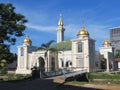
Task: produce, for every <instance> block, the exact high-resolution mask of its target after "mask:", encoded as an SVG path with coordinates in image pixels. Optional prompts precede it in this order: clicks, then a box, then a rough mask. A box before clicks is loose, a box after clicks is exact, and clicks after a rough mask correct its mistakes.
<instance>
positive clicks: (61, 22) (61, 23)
mask: <svg viewBox="0 0 120 90" xmlns="http://www.w3.org/2000/svg"><path fill="white" fill-rule="evenodd" d="M58 26H63V21H62V15H60V19H59V22H58Z"/></svg>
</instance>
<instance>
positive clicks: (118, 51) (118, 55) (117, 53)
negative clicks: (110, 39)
mask: <svg viewBox="0 0 120 90" xmlns="http://www.w3.org/2000/svg"><path fill="white" fill-rule="evenodd" d="M115 57H116V58H120V50H117V51H116V55H115Z"/></svg>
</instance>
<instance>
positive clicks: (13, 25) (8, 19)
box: [0, 3, 27, 45]
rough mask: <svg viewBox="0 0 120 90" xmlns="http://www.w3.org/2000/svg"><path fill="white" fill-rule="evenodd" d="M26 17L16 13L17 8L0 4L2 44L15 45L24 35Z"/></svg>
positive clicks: (0, 37) (0, 42) (0, 41)
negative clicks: (18, 38) (17, 39)
mask: <svg viewBox="0 0 120 90" xmlns="http://www.w3.org/2000/svg"><path fill="white" fill-rule="evenodd" d="M26 22H27V20H26V19H25V16H24V15H22V14H19V13H16V12H15V7H14V6H13V5H12V4H11V3H8V4H4V3H1V4H0V32H2V33H0V44H1V45H10V44H15V42H16V38H15V37H20V36H22V35H23V31H24V30H25V25H24V24H25V23H26Z"/></svg>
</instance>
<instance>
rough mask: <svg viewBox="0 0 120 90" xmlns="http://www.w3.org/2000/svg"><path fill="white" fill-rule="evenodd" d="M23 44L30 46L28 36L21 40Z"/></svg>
mask: <svg viewBox="0 0 120 90" xmlns="http://www.w3.org/2000/svg"><path fill="white" fill-rule="evenodd" d="M23 43H24V44H29V45H31V44H32V41H31V40H30V38H29V36H26V37H25V39H24V40H23Z"/></svg>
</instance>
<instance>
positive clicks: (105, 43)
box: [103, 38, 111, 46]
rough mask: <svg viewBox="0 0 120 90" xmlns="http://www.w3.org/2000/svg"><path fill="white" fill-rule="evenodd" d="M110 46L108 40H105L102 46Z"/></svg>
mask: <svg viewBox="0 0 120 90" xmlns="http://www.w3.org/2000/svg"><path fill="white" fill-rule="evenodd" d="M106 45H107V46H111V43H110V41H109V40H108V38H106V40H105V41H104V42H103V46H106Z"/></svg>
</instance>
